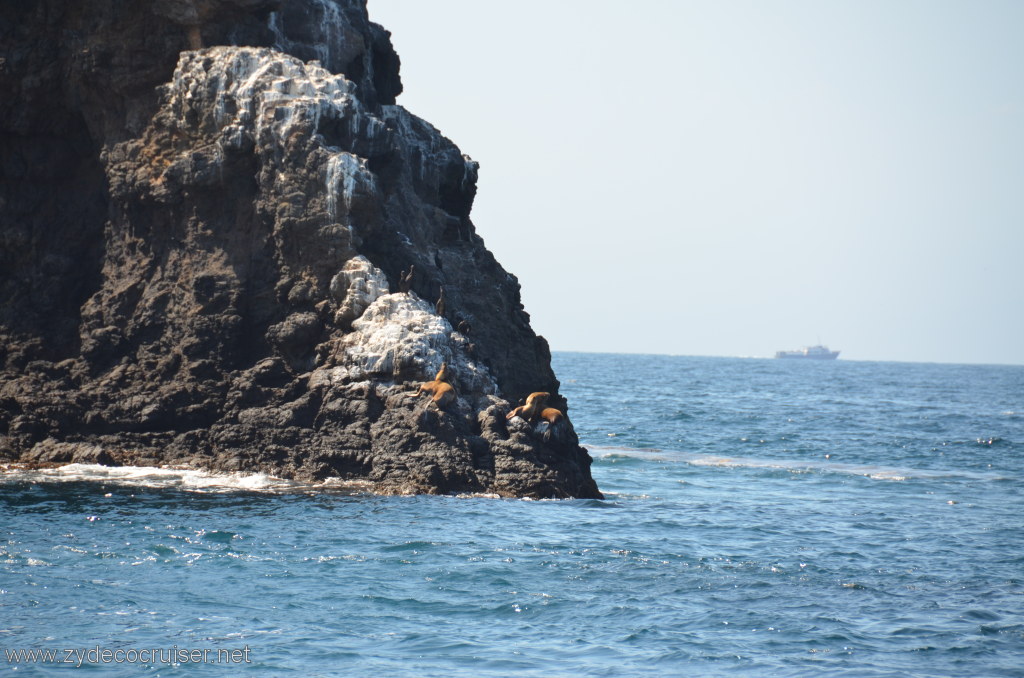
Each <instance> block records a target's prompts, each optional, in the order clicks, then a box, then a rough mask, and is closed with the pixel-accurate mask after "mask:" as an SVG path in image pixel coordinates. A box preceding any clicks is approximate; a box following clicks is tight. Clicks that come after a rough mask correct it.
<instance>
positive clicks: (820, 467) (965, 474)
mask: <svg viewBox="0 0 1024 678" xmlns="http://www.w3.org/2000/svg"><path fill="white" fill-rule="evenodd" d="M587 447H588V448H589V449H590V450H591V451H592V452H594V453H596V454H597V456H598V457H599V458H601V459H613V458H615V457H617V456H619V457H642V458H645V459H650V460H659V461H681V462H684V463H686V464H690V465H691V466H710V467H716V466H717V467H723V468H763V469H779V470H784V471H790V472H792V473H811V472H816V473H842V474H846V475H854V476H863V477H865V478H871V479H872V480H892V481H903V480H908V479H935V478H970V479H975V480H1003V479H1005V476H1002V475H1000V474H998V473H982V472H977V471H965V470H952V469H949V470H939V469H917V468H897V467H890V466H877V465H874V464H844V463H837V462H831V461H828V460H823V461H818V460H807V459H766V458H758V457H739V456H726V455H712V454H692V453H686V452H677V451H671V450H660V449H634V448H627V447H597V446H594V445H588V446H587Z"/></svg>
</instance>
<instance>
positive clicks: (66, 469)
mask: <svg viewBox="0 0 1024 678" xmlns="http://www.w3.org/2000/svg"><path fill="white" fill-rule="evenodd" d="M83 481H85V482H103V483H109V484H115V485H125V486H131V487H151V488H175V489H181V490H185V491H189V492H202V493H213V492H266V493H269V494H282V493H292V492H322V491H334V492H350V493H357V492H364V491H368V490H369V485H368V484H367V483H364V482H350V481H343V480H340V479H330V480H327V481H324V482H300V481H295V480H285V479H283V478H276V477H274V476H270V475H267V474H265V473H216V472H213V471H203V470H197V469H175V468H165V467H159V468H158V467H152V466H100V465H99V464H67V465H65V466H60V467H57V468H50V469H32V470H27V469H18V468H3V467H0V485H2V484H5V483H13V482H33V483H52V482H83Z"/></svg>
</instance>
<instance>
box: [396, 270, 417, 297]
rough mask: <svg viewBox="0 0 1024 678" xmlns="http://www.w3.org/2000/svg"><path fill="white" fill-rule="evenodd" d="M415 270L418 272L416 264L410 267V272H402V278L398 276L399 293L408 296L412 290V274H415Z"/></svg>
mask: <svg viewBox="0 0 1024 678" xmlns="http://www.w3.org/2000/svg"><path fill="white" fill-rule="evenodd" d="M415 270H416V265H415V264H411V265H410V266H409V271H408V272H406V271H402V274H401V275H400V276H398V291H399V292H405V293H406V294H408V293H409V290H411V289H412V274H413V272H414V271H415Z"/></svg>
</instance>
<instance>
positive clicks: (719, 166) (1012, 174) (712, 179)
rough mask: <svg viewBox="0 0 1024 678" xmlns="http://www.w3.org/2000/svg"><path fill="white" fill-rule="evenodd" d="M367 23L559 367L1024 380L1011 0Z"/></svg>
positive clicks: (445, 5) (439, 10)
mask: <svg viewBox="0 0 1024 678" xmlns="http://www.w3.org/2000/svg"><path fill="white" fill-rule="evenodd" d="M369 10H370V18H371V19H372V20H374V21H376V22H378V23H380V24H382V25H383V26H384V27H385V28H387V29H388V30H390V31H391V33H392V41H393V43H394V45H395V48H396V50H397V51H398V53H399V55H400V56H401V59H402V81H403V83H404V85H405V93H404V94H402V95H401V96H400V97H399V103H400V104H402V105H403V106H405V107H406V108H407V109H409V110H410V111H411V112H413V113H415V114H416V115H419V116H420V117H422V118H425V119H426V120H428V121H429V122H431V123H432V124H433V125H434V126H436V127H437V128H438V129H439V130H441V132H442V133H444V134H445V136H447V137H449V138H450V139H452V140H453V141H454V142H455V143H456V144H458V146H459V147H460V148H461V149H462V151H463V152H464V153H466V154H468V155H470V156H471V157H472V158H473V159H474V160H477V161H478V162H479V163H480V181H479V193H478V195H477V199H476V203H475V205H474V208H473V214H472V218H473V222H474V223H475V224H476V228H477V231H478V233H479V234H480V235H481V236H482V237H483V238H484V240H485V242H486V244H487V246H488V248H489V249H490V250H491V251H492V252H493V253H494V254H495V256H496V257H497V258H498V260H499V261H500V262H501V263H502V265H503V266H504V267H505V268H506V269H507V270H508V271H510V272H511V273H514V274H515V275H516V276H517V277H518V278H519V281H520V283H521V285H522V288H523V301H524V304H525V306H526V310H527V311H528V312H529V313H530V315H531V317H532V323H533V327H534V329H535V330H536V331H537V332H538V333H539V334H542V335H544V336H545V337H546V338H547V339H548V341H549V342H550V344H551V347H552V349H553V350H563V351H608V352H636V353H670V354H682V355H727V356H769V355H773V354H774V352H775V351H776V350H779V349H790V348H798V347H800V346H804V345H807V344H813V343H817V342H818V341H819V340H820V341H821V342H823V343H826V344H828V345H830V346H831V347H832V348H833V349H840V350H842V355H841V359H842V358H847V359H851V360H856V359H860V360H911V361H938V362H985V363H1014V364H1024V2H1020V1H1018V0H1011V1H1008V2H996V1H985V0H981V1H978V0H962V1H958V2H943V1H940V0H927V1H921V2H916V1H909V0H878V1H871V0H867V1H865V0H857V1H821V0H803V1H795V0H786V1H782V0H780V1H776V2H772V1H767V0H759V1H751V2H741V1H731V0H699V1H673V0H634V1H633V2H622V1H621V0H616V1H611V0H608V1H603V0H516V1H515V2H496V1H494V0H486V1H483V0H430V1H429V2H425V1H424V0H370V1H369Z"/></svg>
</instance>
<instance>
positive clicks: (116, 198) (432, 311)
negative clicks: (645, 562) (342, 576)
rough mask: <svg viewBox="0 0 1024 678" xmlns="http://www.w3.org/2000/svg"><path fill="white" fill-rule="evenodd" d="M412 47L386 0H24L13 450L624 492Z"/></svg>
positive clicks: (1, 272) (6, 137)
mask: <svg viewBox="0 0 1024 678" xmlns="http://www.w3.org/2000/svg"><path fill="white" fill-rule="evenodd" d="M398 66H399V59H398V57H397V55H396V54H395V52H394V50H393V49H392V46H391V43H390V36H389V34H388V33H387V31H385V30H384V29H383V28H381V27H380V26H377V25H375V24H373V23H371V22H370V21H369V19H368V17H367V11H366V7H365V0H160V1H157V0H150V1H144V2H121V1H120V0H90V1H89V2H80V3H78V2H75V3H70V2H64V1H63V0H24V1H23V2H18V3H3V4H2V5H0V94H2V96H0V151H2V153H0V242H2V250H0V301H2V308H0V367H2V370H3V371H2V373H0V461H2V460H4V459H6V460H8V461H16V462H22V463H63V462H70V461H83V462H98V463H105V464H142V465H158V464H171V465H181V466H190V467H200V468H209V469H215V470H252V471H262V472H266V473H270V474H274V475H278V476H283V477H295V478H306V479H309V478H311V479H323V478H331V477H336V478H341V479H347V480H360V481H364V482H368V483H370V484H371V485H372V487H373V488H374V489H375V490H377V491H380V492H430V493H438V492H442V493H447V492H491V493H497V494H500V495H503V496H531V497H567V496H576V497H597V496H600V493H599V492H598V490H597V487H596V485H595V484H594V481H593V480H592V478H591V476H590V471H589V465H590V457H589V455H588V454H587V452H586V451H585V450H584V449H583V448H581V447H580V446H579V443H578V440H577V437H576V434H575V432H574V431H573V429H572V425H571V423H570V422H569V421H568V420H563V421H561V422H559V423H557V424H555V425H549V424H548V423H547V422H545V421H543V420H539V423H534V422H527V421H524V420H523V419H521V418H513V419H511V420H506V414H507V413H508V412H509V411H510V410H511V409H512V407H513V406H515V405H516V404H518V403H519V402H521V401H522V399H523V398H524V397H525V396H526V395H527V394H529V393H530V392H534V391H546V392H549V393H551V394H552V395H551V398H550V401H549V405H553V406H555V407H557V408H559V409H560V410H562V411H563V412H564V411H565V410H566V403H565V402H564V400H563V399H562V398H561V397H560V396H559V395H558V381H557V380H556V379H555V376H554V374H553V373H552V370H551V367H550V353H549V351H548V347H547V344H546V342H545V341H544V340H543V338H541V337H538V336H536V335H535V334H534V332H533V331H532V329H531V328H530V325H529V317H528V315H527V314H526V313H525V312H524V310H523V307H522V304H521V302H520V297H519V285H518V282H517V280H516V279H515V277H513V276H512V275H510V274H508V273H507V272H505V271H504V270H503V269H502V267H501V266H500V265H499V264H498V263H497V262H496V261H495V259H494V257H493V256H492V255H491V254H490V253H489V252H488V251H487V249H486V248H485V247H484V243H483V240H482V239H481V238H480V236H479V235H478V234H477V232H476V229H475V227H474V224H473V223H472V221H471V220H470V209H471V207H472V204H473V198H474V195H475V191H476V178H477V163H475V162H473V161H472V160H471V159H469V158H468V157H466V156H464V155H462V153H461V152H460V151H459V149H458V148H457V147H456V146H455V145H454V144H453V143H452V142H451V141H449V140H448V139H446V138H444V137H443V136H442V135H441V134H440V133H439V132H438V131H437V130H436V129H435V128H434V127H432V126H431V125H430V124H429V123H427V122H425V121H423V120H421V119H419V118H417V117H416V116H415V115H413V114H411V113H409V112H408V111H406V110H405V109H404V108H402V107H401V106H399V105H396V104H395V97H396V96H397V95H398V94H400V92H401V81H400V79H399V74H398ZM442 364H446V365H447V374H448V375H449V376H447V378H446V379H447V382H450V384H451V386H452V387H453V389H454V394H455V396H456V397H454V398H453V399H450V400H444V399H439V401H438V402H434V401H433V400H432V399H431V398H430V397H429V396H427V395H418V394H417V387H418V386H419V385H420V384H422V383H424V382H428V381H431V380H433V379H434V377H435V375H436V374H437V372H438V371H439V370H440V369H441V366H442Z"/></svg>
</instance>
